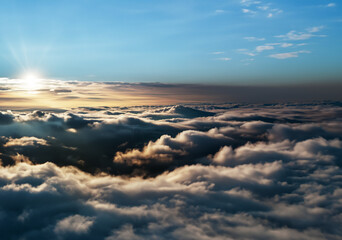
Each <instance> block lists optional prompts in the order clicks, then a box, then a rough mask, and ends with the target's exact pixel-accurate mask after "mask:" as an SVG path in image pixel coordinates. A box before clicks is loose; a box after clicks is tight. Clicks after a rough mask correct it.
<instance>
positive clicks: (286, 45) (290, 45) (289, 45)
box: [280, 43, 293, 48]
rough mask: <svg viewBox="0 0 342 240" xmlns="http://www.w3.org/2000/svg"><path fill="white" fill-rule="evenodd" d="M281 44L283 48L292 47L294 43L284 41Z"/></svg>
mask: <svg viewBox="0 0 342 240" xmlns="http://www.w3.org/2000/svg"><path fill="white" fill-rule="evenodd" d="M280 46H281V47H282V48H287V47H292V46H293V44H292V43H282V44H281V45H280Z"/></svg>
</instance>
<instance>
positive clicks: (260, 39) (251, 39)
mask: <svg viewBox="0 0 342 240" xmlns="http://www.w3.org/2000/svg"><path fill="white" fill-rule="evenodd" d="M243 39H246V40H248V41H251V42H254V41H264V40H265V38H257V37H244V38H243Z"/></svg>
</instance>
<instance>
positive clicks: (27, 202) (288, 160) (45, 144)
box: [0, 102, 342, 239]
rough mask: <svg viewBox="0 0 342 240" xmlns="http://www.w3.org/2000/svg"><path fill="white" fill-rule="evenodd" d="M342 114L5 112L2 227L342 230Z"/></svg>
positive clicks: (175, 232) (52, 234) (240, 234)
mask: <svg viewBox="0 0 342 240" xmlns="http://www.w3.org/2000/svg"><path fill="white" fill-rule="evenodd" d="M341 113H342V110H341V103H340V102H327V103H313V104H311V103H306V104H268V105H267V104H266V105H257V104H252V105H251V104H222V105H213V104H208V105H192V106H144V107H131V108H110V107H99V108H78V109H72V110H69V111H65V112H54V113H53V112H43V111H35V112H31V113H27V112H16V113H11V112H9V113H6V114H8V115H9V116H10V118H11V119H12V121H11V122H10V123H8V124H6V125H1V126H0V132H1V133H2V135H3V137H2V138H1V139H0V152H1V154H0V158H1V162H2V165H1V166H0V206H1V208H0V231H1V233H2V237H3V238H6V239H37V238H40V239H194V238H196V239H339V238H341V236H342V232H341V230H340V228H339V227H338V226H339V225H340V223H341V219H342V216H341V213H340V209H341V208H342V202H341V198H342V192H341V191H340V188H341V177H340V176H341V174H342V172H341V167H342V163H341V159H342V139H341V134H342V127H341V124H340V119H341ZM70 129H74V130H73V131H70ZM13 226H15V227H13Z"/></svg>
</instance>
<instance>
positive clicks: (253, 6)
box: [240, 0, 283, 18]
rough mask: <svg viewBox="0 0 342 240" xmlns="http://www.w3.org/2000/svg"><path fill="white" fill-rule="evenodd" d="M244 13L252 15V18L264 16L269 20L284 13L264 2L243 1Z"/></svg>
mask: <svg viewBox="0 0 342 240" xmlns="http://www.w3.org/2000/svg"><path fill="white" fill-rule="evenodd" d="M240 3H241V5H242V7H243V8H242V12H243V13H245V14H250V15H251V16H255V15H257V14H262V15H264V16H266V17H267V18H272V17H274V16H275V15H277V14H280V13H282V12H283V10H281V9H279V8H273V7H272V5H271V4H270V3H265V2H262V1H252V0H241V1H240Z"/></svg>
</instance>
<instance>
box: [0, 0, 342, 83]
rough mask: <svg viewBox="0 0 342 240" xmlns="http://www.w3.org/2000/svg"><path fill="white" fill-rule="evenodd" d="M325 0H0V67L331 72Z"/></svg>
mask: <svg viewBox="0 0 342 240" xmlns="http://www.w3.org/2000/svg"><path fill="white" fill-rule="evenodd" d="M340 5H341V4H340V2H338V1H333V0H332V1H329V0H301V1H298V0H288V1H272V0H268V1H266V0H231V1H228V0H225V1H223V0H181V1H180V0H173V1H165V0H146V1H137V0H130V1H105V0H101V1H95V0H82V1H81V0H80V1H78V0H73V1H64V0H60V1H43V0H32V1H24V0H21V1H15V0H3V1H1V8H0V75H1V77H12V78H13V77H17V76H19V75H20V74H23V73H24V72H25V71H32V70H34V71H37V72H40V73H41V75H43V76H44V77H47V78H58V79H67V80H70V79H76V80H84V81H89V80H90V81H129V82H146V81H152V82H155V81H158V82H189V83H196V82H197V83H227V84H262V83H274V84H284V83H298V82H299V83H300V82H311V81H315V82H317V81H339V80H340V79H341V76H342V69H341V67H340V65H341V63H342V57H341V52H342V47H341V44H340V43H341V40H342V31H341V29H342V28H341V26H342V14H341V12H342V11H341V6H340Z"/></svg>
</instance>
